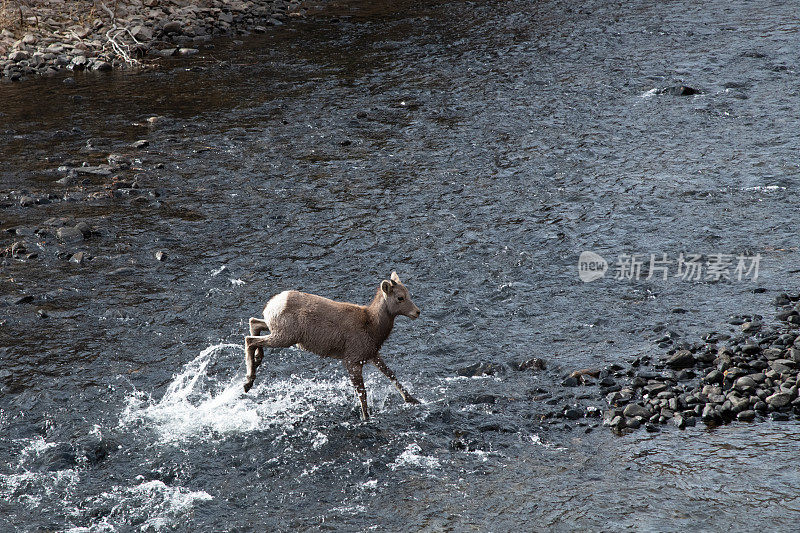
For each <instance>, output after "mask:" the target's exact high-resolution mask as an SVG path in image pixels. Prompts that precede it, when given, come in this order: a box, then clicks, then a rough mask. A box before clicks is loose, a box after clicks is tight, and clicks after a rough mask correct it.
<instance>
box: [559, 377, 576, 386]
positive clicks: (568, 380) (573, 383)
mask: <svg viewBox="0 0 800 533" xmlns="http://www.w3.org/2000/svg"><path fill="white" fill-rule="evenodd" d="M579 384H580V381H579V380H578V378H575V377H572V376H569V377H568V378H566V379H564V381H562V382H561V385H562V386H564V387H577V386H578V385H579Z"/></svg>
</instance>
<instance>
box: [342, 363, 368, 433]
mask: <svg viewBox="0 0 800 533" xmlns="http://www.w3.org/2000/svg"><path fill="white" fill-rule="evenodd" d="M344 367H345V368H346V369H347V373H348V374H350V381H352V382H353V387H355V388H356V392H358V399H359V401H360V402H361V420H367V419H369V413H368V412H367V389H366V388H365V387H364V376H363V374H362V373H361V371H362V370H363V368H364V365H363V364H362V363H350V362H345V364H344Z"/></svg>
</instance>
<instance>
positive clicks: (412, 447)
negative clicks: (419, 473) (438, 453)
mask: <svg viewBox="0 0 800 533" xmlns="http://www.w3.org/2000/svg"><path fill="white" fill-rule="evenodd" d="M421 452H422V448H420V447H419V444H417V443H416V442H412V443H411V444H409V445H408V446H406V449H405V450H403V453H401V454H400V455H398V456H397V459H395V460H394V462H393V463H390V464H389V468H391V469H392V470H397V469H398V468H403V467H407V466H416V467H422V468H425V469H432V468H438V467H439V466H440V463H439V459H437V458H436V457H430V456H428V455H422V453H421Z"/></svg>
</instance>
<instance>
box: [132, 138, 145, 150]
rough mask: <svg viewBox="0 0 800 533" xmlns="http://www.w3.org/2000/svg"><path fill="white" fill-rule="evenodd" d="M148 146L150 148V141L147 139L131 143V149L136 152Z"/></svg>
mask: <svg viewBox="0 0 800 533" xmlns="http://www.w3.org/2000/svg"><path fill="white" fill-rule="evenodd" d="M148 146H150V141H148V140H147V139H140V140H138V141H135V142H133V143H131V148H136V149H137V150H139V149H142V148H147V147H148Z"/></svg>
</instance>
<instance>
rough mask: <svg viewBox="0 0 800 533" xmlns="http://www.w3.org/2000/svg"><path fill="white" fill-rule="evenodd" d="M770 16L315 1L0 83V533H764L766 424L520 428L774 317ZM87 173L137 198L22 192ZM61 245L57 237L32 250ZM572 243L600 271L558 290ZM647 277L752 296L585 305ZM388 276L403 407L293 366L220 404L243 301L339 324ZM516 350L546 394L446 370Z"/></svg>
mask: <svg viewBox="0 0 800 533" xmlns="http://www.w3.org/2000/svg"><path fill="white" fill-rule="evenodd" d="M798 20H799V19H798V10H797V6H796V5H793V3H791V2H755V3H754V2H743V1H738V0H737V1H733V2H730V1H726V2H722V1H712V2H685V1H676V2H655V3H654V2H631V3H625V4H619V5H618V4H613V3H608V2H599V1H589V2H584V3H581V4H580V5H578V4H575V3H572V2H560V1H545V2H536V3H532V2H523V1H514V0H512V1H507V2H463V3H462V2H438V1H434V2H427V3H424V4H423V3H419V2H407V1H399V2H363V1H348V2H339V3H337V4H335V5H329V6H327V7H325V8H324V9H321V10H319V11H317V12H314V14H313V15H312V16H311V17H310V18H309V19H308V20H306V21H302V22H296V23H293V24H290V25H287V26H284V27H281V28H277V29H275V30H274V31H270V33H268V34H266V35H261V36H253V37H249V38H247V39H246V40H244V42H233V41H219V42H216V43H215V47H214V48H213V49H209V50H203V51H202V53H201V54H200V56H199V57H198V58H197V59H193V60H192V61H191V62H186V61H184V62H176V63H173V64H167V65H164V67H163V68H162V69H161V70H159V71H154V72H145V73H138V74H131V73H122V72H118V73H113V74H104V75H94V74H85V75H76V77H75V79H76V83H74V84H66V83H64V81H63V79H62V78H53V79H40V80H34V81H26V82H23V83H21V84H9V83H4V84H0V150H2V154H3V155H2V162H0V193H2V198H0V200H2V209H0V228H2V230H3V232H2V236H1V237H0V239H1V240H0V244H1V245H2V247H3V248H5V247H7V246H10V245H11V244H12V243H14V242H17V241H23V242H24V243H25V245H26V247H27V250H28V252H31V251H34V252H36V253H37V254H38V256H37V257H35V258H30V259H24V257H17V258H11V257H7V258H5V259H4V260H3V263H2V270H0V274H2V292H3V295H2V298H3V300H2V303H0V306H1V307H0V314H1V315H0V386H1V387H2V388H1V389H0V430H1V431H2V439H0V529H2V530H14V529H19V530H23V531H44V530H57V531H73V532H78V531H138V530H142V531H173V530H174V531H196V530H203V531H221V530H228V531H264V530H270V531H290V530H292V531H294V530H312V531H316V530H347V531H398V530H413V531H416V530H424V531H442V530H447V531H464V530H486V531H509V530H512V529H513V530H519V529H524V530H575V529H589V530H605V531H616V530H620V529H626V528H630V529H636V530H646V531H677V530H687V529H688V530H697V531H701V530H709V531H714V530H721V529H726V530H741V531H745V530H747V531H750V530H752V529H753V528H754V527H759V528H765V529H767V530H792V529H795V528H796V523H797V519H798V517H800V498H798V497H799V496H800V475H798V473H797V469H796V468H795V464H796V458H797V456H798V454H799V453H800V431H799V430H800V424H798V422H797V421H789V422H769V421H767V422H760V423H756V424H743V423H734V424H731V425H727V426H723V427H719V428H716V429H708V428H706V427H704V426H702V424H701V425H698V426H697V427H692V428H688V429H686V430H684V431H681V430H678V429H677V428H674V427H671V426H669V427H665V428H664V429H663V430H662V431H661V432H659V433H655V434H649V433H646V432H644V431H638V432H634V433H632V434H629V435H624V436H617V435H615V434H614V433H612V432H611V431H609V430H608V429H606V428H603V427H601V426H599V425H598V422H599V419H591V420H590V419H587V420H580V421H578V422H572V423H569V424H565V423H564V422H565V421H564V420H557V421H556V420H554V421H551V419H547V420H544V421H543V420H542V415H543V414H546V413H548V412H549V411H552V410H553V409H559V408H561V407H562V406H568V405H571V404H575V403H577V404H581V405H589V404H594V405H602V404H601V403H600V402H599V399H598V397H597V393H596V391H592V390H590V389H588V388H587V389H585V390H584V389H583V388H579V389H577V390H576V389H572V390H565V389H564V388H563V387H561V385H560V382H561V380H562V379H563V376H564V375H565V374H566V373H568V372H570V371H572V370H574V369H578V368H583V367H587V366H603V365H607V364H610V363H618V364H623V365H624V364H626V362H627V361H629V360H630V359H631V358H633V357H635V356H639V355H643V354H649V355H652V356H654V357H656V358H657V357H660V356H662V355H663V354H664V353H665V349H664V348H660V347H658V346H657V345H656V341H658V340H659V338H660V337H663V336H664V333H665V332H669V331H672V332H673V333H674V335H679V336H680V337H679V338H680V339H685V340H687V341H690V342H694V341H698V340H699V339H700V337H701V336H702V335H703V334H705V333H707V332H709V331H719V332H732V331H733V330H734V329H736V328H735V326H732V325H729V324H728V322H727V321H728V317H729V316H730V315H735V314H740V313H745V314H752V313H757V314H762V315H764V316H765V317H766V320H768V321H769V320H771V317H772V314H773V312H774V309H773V307H772V300H773V298H774V296H775V295H776V294H778V293H779V292H782V291H783V290H792V289H793V290H795V292H796V291H797V286H798V277H797V268H798V267H797V257H798V255H797V251H798V249H797V240H796V219H795V216H796V213H797V206H798V203H797V200H796V198H797V193H798V185H797V182H798V178H799V177H800V167H798V159H797V154H798V153H800V152H798V149H800V141H798V136H797V132H798V131H800V117H798V114H797V109H798V108H800V94H799V93H798V87H800V84H798V74H797V68H798V65H797V59H798V57H800V40H798V39H797V35H798V29H800V23H798ZM679 86H690V87H692V88H695V89H697V90H699V91H700V93H699V94H696V95H690V96H678V95H675V94H672V93H674V91H672V92H671V91H667V92H666V93H664V92H663V91H662V89H664V88H669V87H679ZM151 116H162V117H163V118H162V119H160V120H159V121H156V122H155V124H150V123H148V122H147V120H146V119H147V118H148V117H151ZM139 139H146V140H148V141H149V146H147V147H146V148H143V149H139V150H134V149H132V148H130V144H131V143H132V142H133V141H136V140H139ZM112 152H113V153H121V154H125V155H127V156H129V157H130V158H132V163H133V168H132V169H131V170H127V171H120V172H119V173H115V174H114V175H115V176H116V178H117V182H120V181H121V182H134V181H135V182H136V185H137V187H132V186H131V185H130V184H120V183H117V185H115V186H114V187H111V188H109V187H108V185H109V184H110V183H111V181H112V176H98V175H87V176H82V175H79V176H78V178H77V181H75V180H73V182H72V183H71V184H67V185H61V184H57V183H55V182H56V180H58V179H60V178H62V177H64V176H65V173H64V172H63V171H58V170H57V169H58V167H60V166H63V165H75V164H81V163H83V162H86V163H87V164H89V165H96V164H98V163H101V162H104V160H105V157H106V156H107V155H108V154H109V153H112ZM114 188H116V192H113V189H114ZM25 195H30V196H31V197H33V198H38V199H39V203H38V204H35V205H30V206H25V207H23V206H21V205H20V198H21V197H22V196H25ZM48 195H49V196H48ZM43 199H44V201H42V200H43ZM61 218H64V219H65V220H64V221H63V222H59V221H58V220H59V219H61ZM49 219H55V221H53V220H49ZM79 221H84V222H86V223H87V224H88V225H89V226H90V228H91V231H92V232H91V234H90V235H89V236H88V238H87V239H86V240H83V241H78V242H75V241H72V242H67V243H62V242H61V241H60V240H59V239H58V238H56V237H55V236H54V235H53V232H54V230H52V229H51V230H50V231H39V232H38V233H37V230H41V229H42V228H45V229H46V228H48V227H51V226H53V225H58V224H61V223H67V224H74V223H76V222H79ZM77 251H84V252H86V253H87V254H88V257H90V258H91V259H87V260H85V261H84V262H83V263H82V264H76V263H74V262H70V261H68V259H69V257H70V256H71V254H73V253H75V252H77ZM157 251H163V252H164V253H165V256H164V260H163V261H158V260H156V259H155V257H154V254H155V253H156V252H157ZM583 251H593V252H595V253H598V254H600V255H601V256H603V257H605V258H606V259H607V260H608V262H609V270H608V272H607V273H606V276H605V277H604V278H602V279H599V280H596V281H593V282H591V283H583V282H582V281H581V280H580V279H579V276H578V269H577V263H578V256H579V254H580V253H581V252H583ZM681 253H685V254H691V253H697V254H704V258H707V257H709V256H711V255H713V254H729V255H730V256H731V257H737V256H740V255H741V256H747V257H750V258H752V257H755V256H756V254H759V256H760V263H759V267H760V269H759V272H758V277H757V279H753V278H754V277H755V276H754V275H753V272H752V271H751V272H750V275H749V276H748V275H745V276H744V277H743V279H741V280H739V279H737V277H736V276H731V277H732V279H731V280H725V279H722V280H719V281H718V280H715V279H701V280H697V281H693V280H690V279H684V278H681V277H677V276H674V275H673V274H674V273H675V272H674V271H670V277H669V279H667V280H662V279H659V278H658V276H656V277H654V278H653V279H649V280H648V279H645V276H641V277H640V279H635V277H634V279H613V278H614V276H613V274H614V272H615V270H617V267H616V266H615V265H616V264H617V263H620V264H621V260H619V261H617V259H618V258H620V257H621V255H623V254H640V256H643V257H646V258H649V257H650V254H657V257H659V258H661V257H663V256H662V254H667V257H668V258H669V259H670V260H672V261H675V262H677V259H678V257H679V254H681ZM734 266H735V265H734ZM671 268H677V265H676V264H673V265H672V266H671ZM392 270H397V271H398V273H399V274H400V276H401V278H403V281H404V282H405V283H406V284H407V285H408V287H409V288H410V290H411V291H412V293H413V295H414V300H415V303H417V304H418V305H419V307H420V308H421V309H422V316H421V318H420V319H419V320H417V321H414V322H412V321H410V320H407V319H404V318H400V319H398V321H397V323H396V326H395V331H394V333H393V335H392V337H390V339H389V341H388V342H387V344H386V346H385V347H384V350H383V354H384V357H385V359H386V360H387V362H388V364H389V365H390V366H391V367H392V368H393V369H394V370H395V371H396V373H397V374H398V376H399V377H400V379H401V381H403V382H404V383H405V384H407V386H408V388H409V389H410V390H411V392H412V393H413V394H414V395H415V396H417V397H418V398H420V399H421V400H423V405H421V406H407V405H405V404H403V403H402V401H401V399H400V397H399V395H397V394H396V392H395V391H394V390H393V389H392V387H391V386H390V385H389V384H388V382H387V381H386V380H385V379H383V377H382V376H380V375H379V374H378V373H377V372H376V371H375V370H374V369H371V370H369V371H368V372H367V373H366V381H367V389H368V392H369V395H370V405H371V408H372V411H373V418H372V419H371V420H370V421H369V422H368V423H362V422H360V421H359V419H358V415H357V410H356V401H355V398H354V396H353V393H352V391H351V387H350V385H349V382H348V379H347V377H346V374H345V372H344V370H343V368H341V365H340V364H339V363H337V362H336V361H329V360H321V359H320V358H318V357H316V356H314V355H311V354H308V353H304V352H301V351H300V350H298V349H295V348H293V349H288V350H282V351H278V352H275V353H273V354H271V355H268V356H267V358H266V360H265V363H264V365H262V367H261V369H260V370H259V375H258V379H257V381H256V385H255V387H254V388H253V390H252V391H251V392H250V393H249V394H244V393H243V391H242V390H241V385H242V382H243V378H244V361H243V350H242V348H241V342H242V337H243V335H244V334H245V333H246V330H247V320H248V318H249V317H250V316H258V315H259V314H260V311H261V309H262V306H263V304H264V303H265V302H266V300H267V299H268V298H269V296H270V295H272V294H275V293H277V292H280V291H282V290H285V289H288V288H297V289H300V290H306V291H309V292H315V293H318V294H322V295H324V296H328V297H331V298H335V299H340V300H348V301H355V302H367V301H369V300H370V298H371V296H372V294H373V292H374V290H375V288H376V287H377V285H378V283H379V282H380V281H381V280H382V279H384V278H386V277H388V275H389V274H390V273H391V271H392ZM731 270H733V267H731ZM620 272H622V271H620ZM745 274H747V273H745ZM24 295H29V296H31V297H32V298H33V299H32V301H29V300H30V299H25V300H23V301H22V302H20V303H14V302H17V301H19V300H20V298H21V297H22V296H24ZM42 314H45V315H47V317H46V318H44V317H42ZM531 357H538V358H541V359H543V360H545V362H546V363H547V369H546V370H544V371H540V372H536V371H532V370H529V371H521V372H518V371H514V370H510V369H509V368H508V367H507V366H504V368H505V369H506V370H505V371H503V372H497V373H495V374H494V375H490V376H483V377H474V378H467V377H461V376H459V375H458V371H459V370H460V369H462V368H464V367H467V366H469V365H471V364H473V363H477V362H490V363H495V364H497V365H507V364H508V363H511V362H520V361H524V360H527V359H529V358H531ZM548 402H550V403H548Z"/></svg>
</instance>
